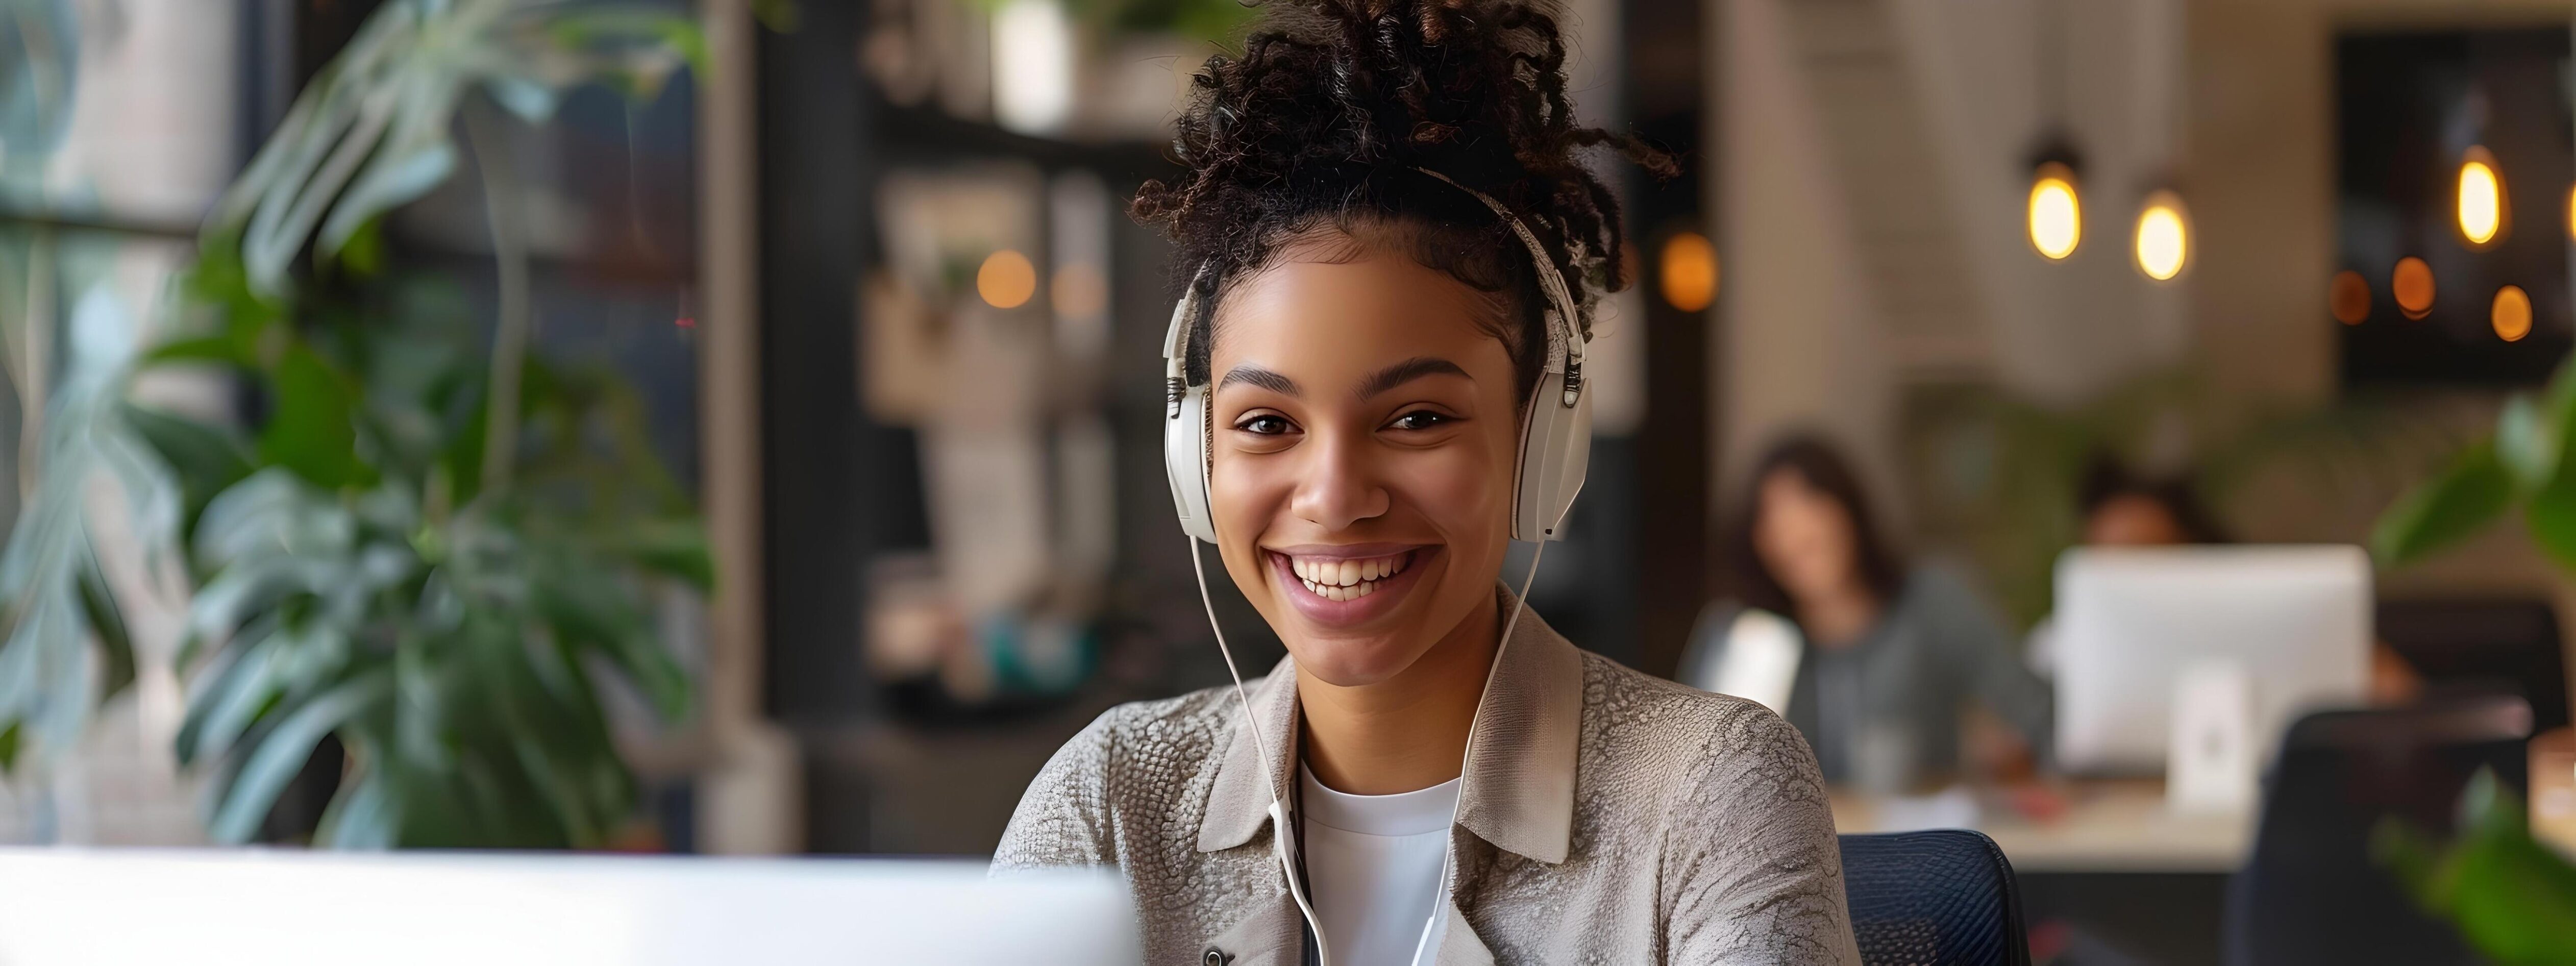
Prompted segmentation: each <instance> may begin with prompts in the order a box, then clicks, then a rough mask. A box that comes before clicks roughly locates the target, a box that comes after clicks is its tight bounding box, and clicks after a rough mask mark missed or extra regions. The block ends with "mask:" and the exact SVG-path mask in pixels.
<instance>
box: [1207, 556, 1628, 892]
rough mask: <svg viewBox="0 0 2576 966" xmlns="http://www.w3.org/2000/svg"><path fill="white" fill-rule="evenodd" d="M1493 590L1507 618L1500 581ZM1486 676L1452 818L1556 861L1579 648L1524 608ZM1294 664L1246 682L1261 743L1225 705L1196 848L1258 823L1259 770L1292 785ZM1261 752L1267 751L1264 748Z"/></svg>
mask: <svg viewBox="0 0 2576 966" xmlns="http://www.w3.org/2000/svg"><path fill="white" fill-rule="evenodd" d="M1495 598H1496V599H1497V601H1499V603H1500V605H1501V606H1502V608H1503V614H1504V615H1505V616H1506V619H1508V616H1509V615H1510V613H1511V608H1512V606H1513V603H1514V600H1513V597H1512V594H1511V591H1509V590H1502V589H1497V590H1496V591H1495ZM1498 660H1499V661H1500V662H1501V664H1500V666H1499V667H1497V668H1495V670H1494V680H1493V685H1492V686H1491V687H1490V688H1487V689H1486V691H1485V696H1484V700H1483V701H1482V703H1480V704H1479V705H1478V706H1477V712H1476V725H1475V735H1474V739H1473V741H1472V742H1471V748H1470V751H1469V757H1468V761H1467V769H1466V781H1465V782H1463V783H1461V786H1460V789H1459V799H1458V824H1459V826H1460V827H1462V828H1465V829H1466V830H1467V831H1469V832H1473V833H1475V835H1476V837H1478V838H1481V839H1484V840H1485V841H1486V842H1487V843H1489V844H1491V845H1493V846H1494V847H1495V848H1499V849H1502V850H1504V851H1506V852H1510V853H1512V854H1515V855H1519V856H1522V857H1524V858H1529V859H1535V860H1537V861H1540V862H1545V863H1548V864H1551V865H1553V864H1556V863H1560V862H1563V861H1565V857H1566V852H1567V849H1568V847H1569V845H1570V844H1571V842H1572V839H1573V831H1574V759H1575V748H1576V744H1577V738H1578V733H1579V730H1580V727H1581V724H1582V715H1583V655H1582V652H1580V651H1577V650H1575V647H1574V645H1573V644H1572V643H1569V642H1568V641H1566V639H1565V638H1564V637H1562V636H1559V635H1558V634H1557V633H1556V631H1555V630H1553V629H1551V628H1549V627H1548V626H1547V622H1546V621H1543V620H1540V619H1539V616H1538V614H1536V613H1534V612H1524V613H1522V614H1521V617H1520V624H1519V625H1518V626H1517V627H1515V628H1514V629H1513V631H1512V639H1511V642H1510V643H1509V645H1508V646H1506V647H1504V648H1503V652H1502V655H1501V657H1499V658H1498ZM1296 671H1297V668H1296V663H1295V661H1294V659H1292V658H1282V659H1280V661H1279V664H1278V665H1277V666H1276V667H1273V668H1272V669H1271V671H1270V676H1269V677H1267V678H1264V679H1263V680H1262V681H1261V682H1260V683H1259V684H1258V685H1257V686H1253V688H1252V690H1251V691H1250V703H1251V705H1252V716H1253V717H1254V718H1255V719H1257V720H1259V721H1260V723H1261V728H1260V731H1261V738H1262V739H1266V740H1267V741H1268V742H1269V744H1270V747H1269V748H1267V749H1264V748H1262V747H1261V746H1260V743H1259V742H1257V741H1255V740H1254V738H1253V735H1252V732H1251V731H1250V730H1248V729H1246V728H1244V727H1243V717H1242V713H1241V712H1240V711H1236V712H1234V713H1232V714H1231V715H1229V717H1230V718H1231V720H1232V725H1231V730H1232V732H1233V736H1232V738H1231V739H1230V740H1229V741H1228V742H1227V745H1226V750H1225V757H1224V758H1222V759H1220V760H1219V761H1218V763H1217V772H1216V784H1215V787H1214V788H1213V789H1212V790H1211V791H1210V792H1209V794H1208V810H1207V817H1206V818H1205V819H1203V820H1202V821H1201V822H1200V823H1199V851H1201V852H1215V851H1219V850H1222V849H1230V848H1234V847H1236V846H1239V845H1242V844H1244V843H1246V842H1250V841H1252V837H1253V836H1254V835H1255V834H1257V833H1259V832H1260V831H1261V827H1262V826H1263V825H1265V824H1268V822H1269V820H1270V816H1269V814H1268V809H1269V807H1270V789H1271V787H1272V786H1271V784H1270V782H1269V781H1266V780H1264V777H1263V775H1262V772H1263V770H1264V766H1265V762H1269V763H1276V765H1277V771H1275V772H1274V773H1272V774H1271V775H1270V776H1269V777H1270V778H1271V779H1275V780H1276V781H1277V782H1278V786H1277V787H1278V788H1279V789H1281V790H1282V792H1283V793H1285V792H1287V791H1289V790H1292V789H1294V788H1296V783H1295V776H1296V767H1297V751H1296V750H1297V748H1298V747H1299V742H1298V740H1297V734H1298V714H1297V673H1296ZM1265 752H1267V753H1266V754H1265Z"/></svg>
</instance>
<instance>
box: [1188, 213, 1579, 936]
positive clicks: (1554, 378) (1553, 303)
mask: <svg viewBox="0 0 2576 966" xmlns="http://www.w3.org/2000/svg"><path fill="white" fill-rule="evenodd" d="M1414 170H1416V171H1420V172H1422V173H1423V174H1427V175H1430V176H1431V177H1434V178H1438V179H1440V180H1441V181H1443V182H1447V183H1448V184H1449V185H1450V186H1451V187H1454V188H1457V189H1458V190H1460V191H1464V192H1466V193H1468V194H1470V195H1474V196H1475V198H1476V200H1477V201H1481V202H1484V203H1485V207H1487V208H1491V209H1493V210H1494V215H1495V217H1498V218H1501V219H1502V220H1503V223H1504V224H1506V225H1510V226H1511V228H1512V234H1513V235H1514V236H1517V237H1518V238H1520V240H1521V246H1522V247H1523V248H1526V249H1528V250H1529V257H1530V264H1531V266H1532V267H1533V268H1535V269H1536V270H1537V271H1538V283H1539V288H1540V290H1541V291H1542V292H1544V293H1545V294H1546V296H1547V302H1548V304H1547V305H1546V306H1545V307H1544V308H1543V309H1542V314H1543V315H1544V316H1545V322H1546V329H1547V368H1546V369H1545V370H1543V371H1541V373H1540V374H1539V379H1538V385H1537V386H1536V387H1534V388H1533V389H1532V390H1531V392H1530V399H1529V404H1528V405H1527V406H1526V407H1524V412H1523V413H1522V415H1521V465H1520V472H1519V473H1518V474H1517V475H1515V476H1514V477H1513V479H1512V538H1513V539H1515V540H1528V541H1533V542H1536V543H1538V545H1539V546H1538V547H1537V550H1536V552H1535V553H1532V554H1531V555H1530V569H1529V576H1528V577H1527V578H1526V579H1524V580H1523V581H1522V582H1521V588H1520V595H1519V597H1518V598H1517V599H1516V601H1515V603H1514V605H1513V607H1512V616H1511V619H1510V620H1507V621H1504V622H1503V631H1502V637H1501V639H1500V640H1499V641H1497V642H1496V644H1495V650H1494V661H1493V664H1492V665H1491V666H1489V667H1488V668H1487V669H1486V671H1485V688H1486V689H1487V690H1491V689H1492V688H1493V686H1494V672H1495V671H1497V670H1499V669H1501V667H1502V666H1503V661H1502V651H1503V648H1505V647H1507V646H1509V645H1510V644H1511V640H1512V630H1513V628H1515V627H1518V626H1519V625H1520V620H1521V611H1522V610H1525V609H1527V608H1528V606H1529V587H1530V583H1531V582H1532V581H1535V580H1537V579H1538V562H1539V558H1540V557H1542V556H1544V555H1545V554H1546V552H1547V543H1546V541H1549V540H1557V539H1563V536H1564V534H1563V533H1562V532H1561V531H1562V529H1563V527H1564V525H1565V511H1566V510H1567V509H1568V508H1570V507H1572V506H1573V505H1574V495H1575V494H1577V493H1580V492H1582V490H1583V470H1584V466H1585V465H1586V463H1587V462H1588V461H1589V460H1590V459H1591V456H1592V397H1591V396H1590V395H1588V394H1586V393H1585V392H1584V391H1583V341H1584V336H1583V327H1582V325H1581V322H1582V316H1580V315H1578V314H1577V309H1576V305H1575V302H1574V296H1573V295H1572V293H1569V292H1567V291H1566V288H1565V277H1564V276H1563V275H1562V274H1560V273H1558V272H1557V270H1556V263H1555V261H1554V260H1552V259H1550V258H1548V255H1547V248H1546V247H1545V246H1543V245H1540V244H1539V243H1538V236H1537V235H1534V234H1531V233H1530V230H1529V226H1528V225H1526V224H1523V223H1522V222H1521V220H1520V219H1519V218H1518V217H1516V216H1514V215H1513V214H1512V212H1511V209H1509V208H1505V207H1503V203H1502V202H1499V201H1496V200H1494V198H1493V196H1491V195H1488V194H1486V193H1484V192H1482V191H1478V190H1476V189H1474V188H1470V187H1467V186H1466V185H1463V184H1459V183H1458V182H1456V181H1454V180H1451V179H1450V177H1449V176H1448V175H1445V174H1441V173H1440V172H1437V171H1433V170H1431V169H1429V168H1416V169H1414ZM1202 274H1204V272H1202ZM1202 281H1206V279H1205V278H1203V277H1194V278H1192V279H1190V285H1189V288H1188V290H1187V291H1184V292H1183V293H1182V294H1181V304H1179V305H1177V306H1174V307H1173V308H1172V327H1171V329H1170V330H1169V331H1167V332H1165V333H1164V334H1163V378H1164V389H1165V392H1166V393H1167V396H1166V398H1167V400H1168V401H1167V402H1166V404H1165V409H1164V414H1163V475H1164V477H1165V478H1167V479H1168V480H1169V481H1170V482H1171V484H1172V507H1173V509H1174V510H1175V511H1177V512H1178V513H1179V514H1180V518H1181V529H1182V530H1183V531H1186V532H1187V533H1188V534H1189V535H1190V572H1191V574H1192V575H1193V576H1195V577H1197V578H1198V584H1199V603H1200V604H1201V605H1203V606H1205V607H1206V608H1207V611H1208V628H1209V629H1210V630H1212V631H1214V632H1215V633H1216V646H1217V650H1218V652H1219V653H1222V654H1224V655H1225V670H1226V673H1227V674H1228V675H1230V676H1232V677H1233V678H1234V699H1235V706H1236V707H1237V708H1239V709H1241V710H1242V712H1243V723H1244V725H1245V726H1246V727H1249V728H1251V729H1252V736H1253V739H1252V740H1253V743H1254V744H1255V745H1258V746H1260V747H1264V748H1267V747H1269V745H1268V743H1267V742H1265V741H1263V740H1262V737H1261V723H1260V722H1259V721H1257V720H1255V719H1254V718H1253V716H1252V699H1251V698H1250V697H1248V696H1246V695H1245V694H1244V690H1243V670H1242V669H1241V668H1238V667H1236V666H1235V663H1234V650H1233V649H1232V648H1229V647H1227V646H1226V644H1225V628H1224V627H1222V626H1220V625H1218V624H1217V620H1216V604H1215V603H1214V602H1213V601H1211V600H1210V599H1209V598H1208V588H1207V567H1206V565H1205V564H1203V563H1202V562H1201V561H1200V560H1199V541H1201V540H1205V541H1207V542H1209V543H1215V542H1216V522H1215V520H1214V519H1212V518H1211V517H1209V515H1208V442H1209V440H1210V439H1211V438H1212V436H1213V435H1214V432H1215V427H1214V426H1213V425H1211V424H1210V423H1209V422H1208V408H1207V407H1208V386H1207V385H1206V384H1205V383H1202V384H1199V385H1196V386H1193V385H1190V384H1189V352H1188V344H1187V343H1188V336H1189V325H1190V320H1191V319H1193V318H1195V317H1196V316H1197V313H1198V295H1199V283H1200V282H1202ZM1211 375H1213V374H1211ZM1476 703H1477V705H1478V707H1479V708H1480V709H1481V708H1482V706H1483V704H1484V699H1483V697H1482V695H1481V693H1480V694H1479V697H1478V698H1477V702H1476ZM1480 713H1481V711H1480ZM1475 743H1476V734H1475V723H1474V721H1473V720H1472V719H1471V720H1470V721H1469V723H1468V728H1467V747H1468V749H1469V751H1468V754H1467V755H1464V756H1462V758H1464V759H1466V760H1473V754H1474V752H1473V750H1474V748H1475ZM1262 764H1263V777H1264V778H1265V779H1267V780H1268V781H1269V782H1270V808H1269V813H1270V828H1271V836H1270V841H1271V847H1272V849H1273V851H1274V852H1275V853H1276V854H1277V857H1278V859H1279V866H1280V869H1281V871H1282V872H1284V873H1285V874H1286V875H1287V877H1288V894H1289V896H1290V897H1291V898H1293V899H1295V900H1296V903H1297V911H1298V912H1299V913H1300V914H1302V915H1303V916H1304V917H1305V919H1306V926H1307V930H1308V932H1309V933H1310V934H1311V935H1312V936H1313V937H1314V940H1315V955H1316V959H1317V960H1318V961H1319V962H1320V963H1321V964H1322V966H1332V962H1333V954H1332V948H1331V946H1330V945H1329V944H1328V943H1326V942H1325V939H1324V928H1323V926H1322V924H1321V921H1320V920H1318V919H1317V918H1316V916H1315V906H1314V904H1313V903H1312V902H1310V901H1309V900H1308V899H1307V897H1306V890H1305V886H1304V883H1303V882H1302V881H1301V879H1300V878H1299V875H1300V873H1299V871H1298V870H1299V865H1300V863H1299V862H1298V861H1297V853H1296V849H1297V846H1296V844H1295V843H1296V836H1295V835H1294V834H1292V833H1291V832H1290V829H1291V828H1293V827H1294V824H1295V823H1294V820H1293V819H1292V818H1291V817H1290V807H1289V804H1288V798H1287V796H1285V795H1283V794H1281V789H1280V788H1279V780H1278V777H1277V776H1278V774H1279V769H1278V768H1275V767H1271V763H1270V762H1268V761H1264V762H1263V763H1262ZM1460 767H1461V773H1462V775H1463V771H1464V764H1463V762H1462V764H1461V766H1460ZM1464 793H1465V790H1464V786H1463V784H1462V785H1461V789H1460V794H1461V795H1462V796H1463V795H1464ZM1464 801H1465V799H1464V798H1463V797H1462V798H1461V799H1460V802H1461V803H1462V804H1463V803H1464ZM1457 823H1458V817H1457V815H1456V814H1455V810H1454V809H1453V810H1452V814H1451V815H1450V817H1449V824H1451V825H1453V826H1454V825H1456V824H1457ZM1457 871H1458V864H1457V855H1456V854H1455V851H1454V850H1451V851H1450V852H1448V853H1446V854H1444V855H1443V856H1442V858H1441V863H1440V890H1439V895H1438V897H1437V898H1435V900H1434V906H1433V912H1432V915H1431V918H1430V920H1429V921H1427V922H1425V923H1423V926H1422V935H1421V938H1420V939H1419V940H1418V941H1417V942H1416V943H1415V944H1414V952H1413V961H1414V962H1415V963H1416V964H1417V966H1418V964H1420V963H1422V962H1423V961H1424V960H1425V958H1426V957H1429V956H1432V955H1433V954H1434V949H1435V947H1436V945H1437V943H1438V942H1439V939H1440V929H1439V927H1440V923H1441V920H1442V918H1443V906H1442V905H1441V904H1442V903H1445V902H1446V901H1447V896H1448V895H1449V891H1450V889H1451V888H1452V887H1453V884H1454V880H1455V878H1456V876H1457Z"/></svg>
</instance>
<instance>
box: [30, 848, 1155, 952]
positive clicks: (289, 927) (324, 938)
mask: <svg viewBox="0 0 2576 966" xmlns="http://www.w3.org/2000/svg"><path fill="white" fill-rule="evenodd" d="M1142 956H1143V952H1142V947H1141V946H1140V945H1139V942H1138V938H1137V932H1136V924H1135V912H1134V909H1133V907H1132V905H1131V904H1130V902H1129V900H1128V897H1127V889H1126V887H1125V885H1124V884H1123V883H1122V882H1121V881H1120V879H1119V878H1118V876H1117V874H1116V873H1115V872H1114V871H1107V870H1100V871H1091V870H1066V871H1061V872H1047V873H1025V874H1015V875H1013V876H1010V877H1006V878H1003V879H998V880H994V879H987V878H986V877H985V873H984V864H983V863H982V862H975V861H916V860H887V859H714V858H684V857H626V856H566V855H544V854H510V855H502V854H470V853H428V852H412V853H391V854H384V853H377V854H351V853H315V852H292V851H270V850H228V851H218V850H203V851H162V850H82V849H0V966H128V964H132V966H167V964H172V963H187V964H191V966H235V964H239V966H252V964H258V966H326V964H327V966H348V964H353V963H367V964H374V966H455V964H462V963H472V964H477V966H517V964H527V966H539V964H543V966H682V964H689V966H696V964H713V963H726V964H730V963H761V964H767V966H823V964H832V966H847V964H857V963H905V964H936V966H945V964H960V966H962V964H968V963H974V964H984V963H1041V962H1042V963H1062V964H1071V966H1109V964H1113V963H1115V964H1132V963H1135V962H1137V961H1139V960H1140V959H1141V958H1142Z"/></svg>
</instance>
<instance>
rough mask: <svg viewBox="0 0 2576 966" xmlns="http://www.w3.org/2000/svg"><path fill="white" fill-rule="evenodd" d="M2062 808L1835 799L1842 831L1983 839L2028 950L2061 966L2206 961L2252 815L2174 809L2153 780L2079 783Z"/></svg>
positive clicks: (1938, 799)
mask: <svg viewBox="0 0 2576 966" xmlns="http://www.w3.org/2000/svg"><path fill="white" fill-rule="evenodd" d="M2064 791H2065V793H2066V808H2065V811H2064V812H2063V813H2061V814H2058V815H2056V816H2055V817H2053V818H2049V819H2035V818H2029V817H2025V816H2023V815H2021V814H2019V813H2018V812H2016V811H2014V810H2013V809H2011V808H2009V807H2007V806H2006V805H2004V804H2003V802H2002V801H2001V800H1999V799H1994V798H1980V797H1979V796H1976V795H1972V794H1970V793H1969V792H1968V791H1967V790H1966V789H1963V788H1962V789H1952V790H1951V791H1949V792H1945V793H1942V794H1940V795H1935V796H1928V797H1919V798H1893V799H1889V798H1870V797H1867V796H1861V795H1857V794H1850V793H1844V792H1839V791H1838V792H1836V793H1835V794H1834V796H1833V806H1834V825H1835V827H1836V829H1837V830H1839V831H1841V832H1844V833H1870V832H1895V831H1902V830H1905V829H1908V828H1923V827H1932V826H1939V825H1946V826H1949V827H1966V828H1973V829H1976V830H1977V831H1980V832H1984V833H1986V835H1988V836H1990V837H1992V838H1993V839H1994V840H1995V844H1996V845H1997V846H1998V847H2000V848H2002V849H2003V852H2004V857H2005V858H2007V859H2010V860H2011V861H2012V866H2013V873H2014V876H2015V878H2016V879H2018V880H2019V884H2020V887H2021V894H2022V906H2023V910H2024V914H2025V918H2026V919H2027V920H2028V921H2029V923H2030V925H2031V942H2032V951H2033V953H2034V954H2037V955H2039V956H2041V957H2043V958H2044V959H2048V960H2049V961H2053V962H2058V963H2065V964H2068V966H2084V964H2087V963H2122V964H2128V963H2140V962H2144V963H2191V964H2201V963H2215V962H2217V961H2218V958H2219V928H2220V921H2221V918H2222V916H2223V915H2224V912H2225V905H2226V898H2227V880H2228V877H2229V876H2231V875H2233V874H2234V873H2235V872H2236V870H2237V869H2238V868H2239V867H2241V866H2242V865H2243V864H2244V863H2245V861H2246V858H2247V857H2248V856H2250V855H2251V854H2252V852H2253V845H2254V822H2255V816H2254V815H2253V814H2252V813H2250V812H2249V813H2245V814H2241V815H2227V814H2219V815H2210V814H2191V813H2177V812H2174V811H2171V810H2169V809H2167V808H2166V807H2165V790H2164V783H2163V782H2162V781H2156V780H2126V781H2079V782H2074V783H2072V784H2070V785H2068V786H2066V787H2065V788H2064Z"/></svg>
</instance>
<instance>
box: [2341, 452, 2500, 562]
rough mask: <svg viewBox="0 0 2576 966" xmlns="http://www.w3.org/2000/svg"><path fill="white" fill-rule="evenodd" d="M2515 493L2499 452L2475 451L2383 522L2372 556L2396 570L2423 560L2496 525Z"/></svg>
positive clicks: (2373, 534) (2392, 510)
mask: <svg viewBox="0 0 2576 966" xmlns="http://www.w3.org/2000/svg"><path fill="white" fill-rule="evenodd" d="M2513 494H2514V486H2513V474H2512V472H2511V471H2509V470H2507V469H2506V468H2505V465H2504V461H2503V460H2502V459H2501V458H2500V457H2499V456H2498V455H2497V453H2496V447H2495V446H2494V445H2493V444H2491V443H2480V444H2478V445H2475V446H2472V447H2470V448H2469V449H2468V450H2466V451H2464V452H2462V453H2460V454H2459V456H2458V457H2457V458H2456V459H2454V460H2453V461H2452V463H2451V465H2450V466H2449V467H2448V468H2446V469H2444V470H2443V471H2442V473H2441V475H2439V476H2436V477H2434V478H2433V480H2432V481H2431V482H2429V483H2427V484H2425V485H2424V486H2423V487H2421V488H2419V489H2417V490H2416V491H2415V492H2413V493H2409V494H2407V495H2406V497H2405V498H2403V499H2401V500H2399V501H2398V502H2397V504H2396V505H2395V506H2393V507H2390V508H2389V510H2388V512H2387V513H2386V514H2383V515H2382V516H2381V517H2380V518H2379V524H2378V526H2377V527H2376V528H2375V529H2374V530H2372V532H2371V537H2370V544H2371V549H2372V552H2373V553H2374V554H2376V555H2377V556H2378V557H2379V559H2380V561H2381V562H2382V563H2384V564H2388V565H2392V566H2393V565H2398V564H2404V563H2410V562H2413V561H2415V560H2419V559H2422V558H2423V557H2424V556H2425V555H2427V554H2430V553H2432V552H2433V551H2435V550H2439V549H2441V548H2443V547H2447V546H2450V545H2452V544H2455V543H2458V542H2460V541H2461V540H2464V539H2467V538H2468V537H2469V536H2471V535H2473V534H2476V533H2477V532H2478V531H2480V530H2483V529H2485V528H2486V527H2487V526H2489V525H2490V524H2493V523H2494V522H2495V521H2496V519H2497V518H2498V517H2501V516H2503V515H2504V511H2505V510H2506V509H2507V508H2509V507H2510V506H2511V505H2512V503H2513Z"/></svg>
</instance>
